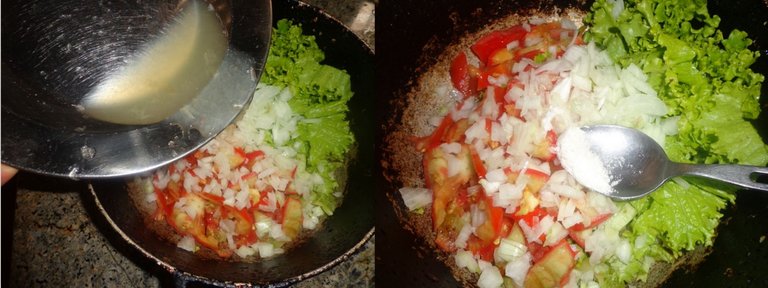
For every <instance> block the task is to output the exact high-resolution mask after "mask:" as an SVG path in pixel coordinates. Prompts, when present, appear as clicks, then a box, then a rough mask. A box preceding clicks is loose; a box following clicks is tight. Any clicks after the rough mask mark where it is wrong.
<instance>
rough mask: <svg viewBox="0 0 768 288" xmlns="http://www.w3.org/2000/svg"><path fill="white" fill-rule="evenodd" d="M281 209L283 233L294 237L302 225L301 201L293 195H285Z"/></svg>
mask: <svg viewBox="0 0 768 288" xmlns="http://www.w3.org/2000/svg"><path fill="white" fill-rule="evenodd" d="M283 210H284V212H283V215H284V216H283V222H282V224H283V233H285V235H286V236H288V238H291V239H294V238H296V236H298V235H299V231H301V227H302V221H303V213H302V210H301V201H300V200H299V199H297V198H294V197H286V198H285V205H283Z"/></svg>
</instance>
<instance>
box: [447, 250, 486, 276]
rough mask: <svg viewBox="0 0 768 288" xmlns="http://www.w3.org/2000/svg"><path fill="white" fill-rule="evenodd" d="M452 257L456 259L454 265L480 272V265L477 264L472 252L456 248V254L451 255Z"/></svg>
mask: <svg viewBox="0 0 768 288" xmlns="http://www.w3.org/2000/svg"><path fill="white" fill-rule="evenodd" d="M453 259H454V260H455V261H456V267H459V268H466V269H467V270H469V271H470V272H473V273H477V272H480V267H479V266H478V265H477V260H475V257H474V256H473V255H472V252H469V251H465V250H458V251H456V255H454V256H453Z"/></svg>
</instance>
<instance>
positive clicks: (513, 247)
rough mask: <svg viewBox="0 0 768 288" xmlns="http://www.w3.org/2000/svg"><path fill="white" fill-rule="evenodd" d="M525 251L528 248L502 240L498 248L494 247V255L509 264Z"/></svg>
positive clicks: (515, 242)
mask: <svg viewBox="0 0 768 288" xmlns="http://www.w3.org/2000/svg"><path fill="white" fill-rule="evenodd" d="M527 251H528V248H527V247H526V246H525V245H523V244H522V243H519V242H517V241H514V240H510V239H506V238H504V239H501V240H500V241H499V247H496V251H495V253H494V255H495V256H497V257H498V258H499V259H501V260H502V261H504V262H511V261H512V260H515V258H517V257H520V256H522V255H523V254H525V252H527Z"/></svg>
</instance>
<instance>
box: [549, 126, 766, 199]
mask: <svg viewBox="0 0 768 288" xmlns="http://www.w3.org/2000/svg"><path fill="white" fill-rule="evenodd" d="M581 130H583V131H584V132H585V134H586V138H587V142H588V143H589V146H590V150H591V152H592V153H594V154H595V155H596V156H597V157H599V158H600V160H601V161H602V162H603V166H604V167H605V169H606V170H607V174H608V175H609V176H610V180H611V182H610V186H611V188H612V191H605V190H596V189H595V187H589V186H587V187H588V188H590V189H592V190H595V191H596V192H599V193H601V194H604V195H606V196H609V197H611V198H615V199H620V200H631V199H636V198H640V197H643V196H645V195H647V194H648V193H651V192H653V191H654V190H656V189H658V188H659V187H660V186H661V185H662V184H664V182H666V181H667V180H669V179H671V178H673V177H676V176H681V175H691V176H698V177H705V178H710V179H715V180H719V181H723V182H727V183H730V184H733V185H736V186H739V187H742V188H746V189H754V190H762V191H768V184H764V183H759V182H755V180H753V179H755V178H753V177H757V175H759V174H762V175H768V168H766V167H757V166H746V165H703V164H684V163H676V162H672V161H670V160H669V158H667V155H666V153H664V149H663V148H662V147H661V146H660V145H659V144H658V143H656V141H655V140H653V138H651V137H649V136H648V135H646V134H645V133H643V132H640V131H638V130H636V129H632V128H627V127H622V126H615V125H594V126H585V127H581ZM571 164H573V165H574V167H573V168H574V169H584V168H583V167H579V164H580V163H571ZM564 165H565V163H564ZM576 180H577V181H579V183H582V184H585V183H586V181H582V180H579V178H576ZM585 186H586V185H585Z"/></svg>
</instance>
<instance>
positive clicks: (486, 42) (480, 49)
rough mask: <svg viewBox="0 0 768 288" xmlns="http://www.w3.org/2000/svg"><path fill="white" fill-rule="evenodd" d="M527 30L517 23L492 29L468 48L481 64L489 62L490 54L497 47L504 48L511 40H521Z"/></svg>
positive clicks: (497, 48) (496, 49)
mask: <svg viewBox="0 0 768 288" xmlns="http://www.w3.org/2000/svg"><path fill="white" fill-rule="evenodd" d="M525 34H527V32H526V31H525V29H523V27H522V26H520V25H518V26H515V27H512V28H509V29H505V30H500V31H494V32H491V33H490V34H488V35H485V36H483V37H482V38H480V40H477V42H475V44H474V45H472V47H470V49H472V52H473V53H475V55H477V58H479V59H480V61H481V62H483V64H487V63H490V59H489V58H490V57H491V55H492V54H493V53H494V52H496V51H498V50H499V49H506V48H507V44H509V43H511V42H512V41H520V43H521V44H522V41H524V39H525Z"/></svg>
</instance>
